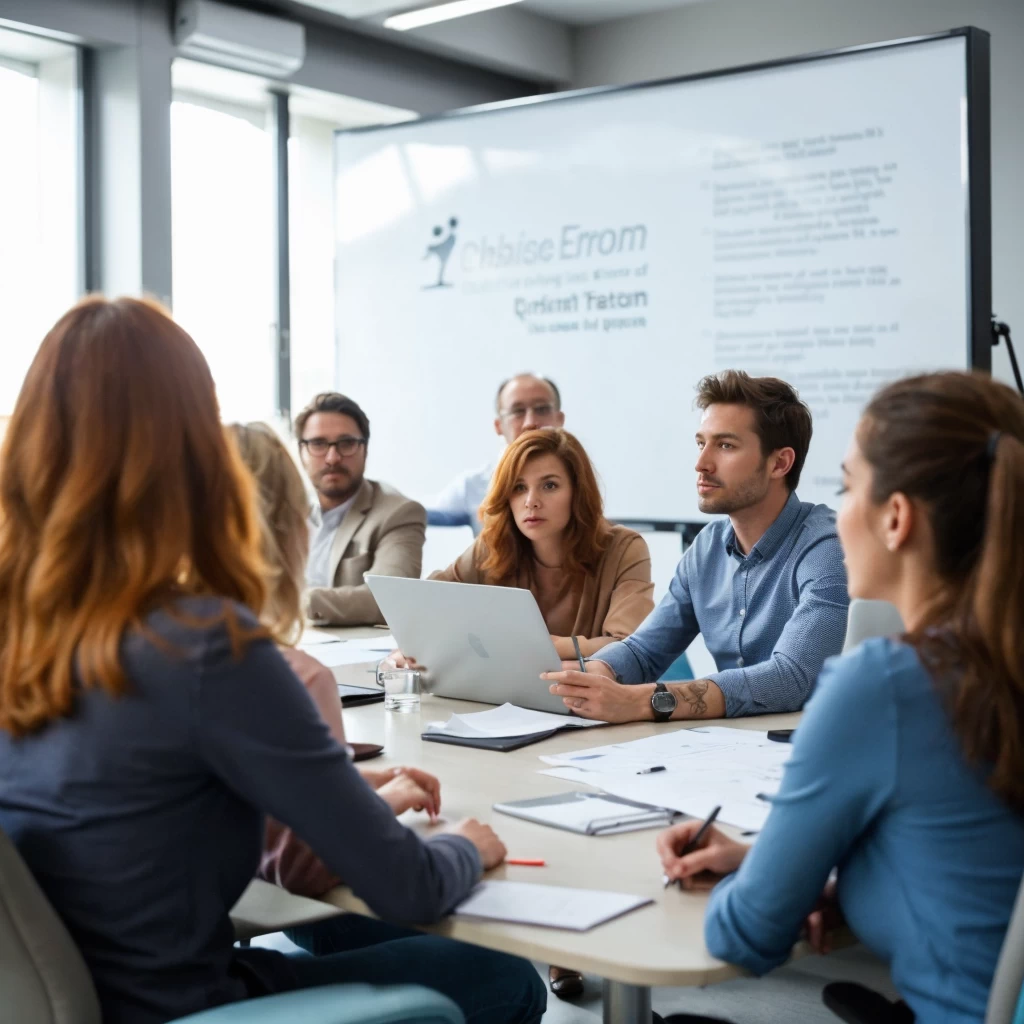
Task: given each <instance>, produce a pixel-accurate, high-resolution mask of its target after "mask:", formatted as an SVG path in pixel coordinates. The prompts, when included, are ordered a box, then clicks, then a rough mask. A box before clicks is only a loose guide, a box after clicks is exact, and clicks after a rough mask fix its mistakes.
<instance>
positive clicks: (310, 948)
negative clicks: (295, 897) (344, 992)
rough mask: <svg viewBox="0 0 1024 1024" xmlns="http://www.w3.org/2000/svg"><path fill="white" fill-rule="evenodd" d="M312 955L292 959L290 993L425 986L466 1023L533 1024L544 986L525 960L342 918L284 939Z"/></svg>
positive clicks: (543, 999) (539, 1013)
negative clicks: (352, 985) (353, 985)
mask: <svg viewBox="0 0 1024 1024" xmlns="http://www.w3.org/2000/svg"><path fill="white" fill-rule="evenodd" d="M286 934H287V935H288V938H290V939H291V940H292V942H294V943H295V944H296V945H298V946H301V947H302V948H303V949H304V950H306V951H307V952H308V953H312V954H313V955H312V956H301V955H294V956H292V957H290V961H291V963H290V969H291V972H292V974H293V976H294V979H295V984H296V987H298V988H312V987H313V986H315V985H331V984H337V983H344V982H350V981H351V982H365V983H367V984H370V985H397V984H413V985H424V986H426V987H427V988H432V989H434V990H435V991H437V992H441V993H442V994H443V995H446V996H448V998H449V999H451V1000H453V1001H454V1002H455V1003H457V1004H458V1006H459V1008H460V1009H461V1010H462V1012H463V1014H464V1015H465V1017H466V1021H467V1024H537V1022H539V1021H540V1019H541V1017H542V1016H543V1014H544V1010H545V1009H546V1007H547V986H546V985H545V984H544V982H543V981H541V978H540V976H539V975H538V974H537V971H536V970H535V969H534V967H533V965H532V964H531V963H530V962H529V961H528V960H523V959H522V958H520V957H517V956H509V955H508V954H507V953H495V952H494V951H493V950H490V949H484V948H482V947H480V946H471V945H468V944H467V943H464V942H456V941H454V940H453V939H444V938H441V937H440V936H437V935H424V934H422V933H421V932H416V931H411V930H409V929H406V928H399V927H397V926H396V925H392V924H387V923H385V922H384V921H377V920H375V919H373V918H370V917H364V916H363V915H362V914H344V915H342V916H341V917H334V918H330V919H329V920H327V921H320V922H319V923H317V924H312V925H305V926H304V927H302V928H294V929H292V930H290V931H288V932H287V933H286Z"/></svg>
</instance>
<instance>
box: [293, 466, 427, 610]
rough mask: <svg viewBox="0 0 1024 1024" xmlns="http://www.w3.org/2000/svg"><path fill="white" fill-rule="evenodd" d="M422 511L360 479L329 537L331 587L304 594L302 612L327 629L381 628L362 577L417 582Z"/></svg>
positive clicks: (424, 523)
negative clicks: (304, 602) (340, 518)
mask: <svg viewBox="0 0 1024 1024" xmlns="http://www.w3.org/2000/svg"><path fill="white" fill-rule="evenodd" d="M426 534H427V513H426V511H425V510H424V508H423V506H422V505H420V504H419V502H415V501H412V500H411V499H409V498H407V497H406V496H405V495H404V494H399V493H398V491H396V490H394V489H393V488H391V487H388V486H387V485H386V484H380V483H377V482H376V481H375V480H364V481H363V484H362V486H361V487H360V488H359V491H358V492H357V493H356V500H355V502H354V503H353V505H352V507H351V508H350V509H349V510H348V512H347V513H346V514H345V518H344V519H343V520H342V521H341V525H340V526H339V527H338V532H337V533H336V534H335V535H334V543H333V544H332V545H331V558H330V563H329V565H330V572H331V579H332V580H333V583H334V585H333V586H330V587H311V588H310V589H309V590H307V591H306V614H307V615H308V616H309V618H311V619H313V620H315V621H317V622H322V623H325V624H327V625H331V626H374V625H378V624H380V625H383V623H384V616H383V615H381V613H380V609H379V608H378V607H377V602H376V601H375V600H374V599H373V595H372V594H371V593H370V588H369V587H368V586H367V585H366V584H365V583H364V582H363V576H364V575H365V574H366V573H370V574H372V575H374V576H409V577H412V578H413V579H419V576H420V570H421V569H422V568H423V542H424V540H425V539H426Z"/></svg>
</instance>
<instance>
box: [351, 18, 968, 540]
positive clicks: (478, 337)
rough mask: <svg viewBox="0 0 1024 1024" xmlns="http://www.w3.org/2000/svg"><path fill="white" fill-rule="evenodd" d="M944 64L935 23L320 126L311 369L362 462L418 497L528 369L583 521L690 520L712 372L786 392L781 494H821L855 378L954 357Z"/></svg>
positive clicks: (950, 70) (956, 39) (953, 188)
mask: <svg viewBox="0 0 1024 1024" xmlns="http://www.w3.org/2000/svg"><path fill="white" fill-rule="evenodd" d="M966 65H967V42H966V40H965V38H964V37H963V36H962V35H950V36H944V37H940V38H935V39H931V40H926V41H915V42H911V43H907V44H904V45H898V46H890V47H881V48H877V49H870V48H869V49H865V50H862V51H853V52H848V53H842V54H838V55H832V56H825V57H822V58H820V59H814V60H807V61H802V62H796V63H788V64H782V65H777V66H771V67H762V68H757V69H752V70H746V71H741V72H737V73H731V74H727V75H719V76H712V77H706V78H698V79H689V80H684V81H678V82H668V83H664V84H654V85H650V86H644V87H639V88H629V89H623V90H610V91H609V90H600V91H596V92H594V93H583V94H579V95H575V96H570V97H568V98H557V99H554V100H547V101H544V102H521V103H513V104H505V105H502V106H500V107H499V108H497V109H489V110H483V111H479V112H469V113H467V114H463V115H455V116H448V117H442V118H439V119H434V120H424V121H417V122H408V123H404V124H400V125H395V126H388V127H382V128H379V129H373V130H364V131H355V132H341V133H339V134H338V135H337V136H336V189H337V192H336V209H335V218H336V235H337V259H336V293H337V346H338V364H337V365H338V378H337V381H336V382H335V383H336V386H337V387H338V388H339V389H340V390H342V391H344V392H345V393H346V394H349V395H351V396H353V397H354V398H356V399H357V400H358V401H359V402H361V403H362V404H363V405H364V407H365V408H366V410H367V413H368V415H369V416H370V419H371V423H372V430H373V433H372V440H371V443H370V446H369V460H370V462H369V469H368V472H369V473H370V475H371V476H373V477H375V478H379V479H384V480H387V481H388V482H390V483H392V484H394V485H395V486H397V487H399V488H400V489H401V490H403V491H405V492H406V493H407V494H410V495H412V496H414V497H417V498H419V499H421V500H429V498H430V496H431V495H433V494H435V493H437V492H438V491H439V490H440V489H441V488H442V487H443V486H444V484H446V483H447V482H448V480H450V479H451V478H452V477H454V476H455V475H457V474H458V473H460V472H462V471H465V470H468V469H473V468H477V467H479V466H481V465H483V464H484V463H486V461H487V460H488V459H491V458H493V457H494V456H495V455H496V453H497V452H498V451H500V444H501V442H500V440H499V439H498V438H496V437H495V434H494V430H493V427H492V421H493V418H494V404H493V403H494V393H495V390H496V387H497V385H498V383H499V382H500V381H501V380H502V379H504V378H506V377H509V376H511V375H513V374H516V373H520V372H523V371H532V372H536V373H539V374H542V375H546V376H550V377H552V378H553V379H554V380H555V381H556V382H557V383H558V385H559V387H560V389H561V392H562V398H563V409H564V411H565V414H566V427H567V428H568V429H570V430H572V431H573V432H574V433H575V434H577V436H579V437H580V439H581V440H582V441H583V443H584V445H585V446H586V448H587V450H588V451H589V453H590V455H591V457H592V459H593V461H594V464H595V467H596V469H597V471H598V473H599V476H600V477H601V479H602V481H603V486H604V488H605V494H606V512H607V514H608V515H610V516H611V517H613V518H620V519H637V520H651V521H653V520H663V521H664V520H670V521H676V522H685V521H694V522H700V521H703V520H705V519H706V518H707V517H706V516H704V515H702V514H701V513H700V511H699V510H698V508H697V500H696V493H695V474H694V472H693V463H694V461H695V459H696V447H695V442H694V432H695V430H696V429H697V425H698V422H699V414H698V413H697V412H696V411H695V410H694V408H693V399H694V386H695V384H696V382H697V381H698V380H699V378H700V377H702V376H703V375H704V374H706V373H711V372H714V371H717V370H720V369H724V368H726V367H736V368H739V369H744V370H747V371H748V372H750V373H752V374H771V375H774V376H779V377H782V378H784V379H786V380H788V381H789V382H790V383H792V384H793V385H794V386H795V387H796V388H797V389H798V390H799V392H800V394H801V396H802V397H803V398H804V399H805V400H806V401H807V403H808V404H809V406H810V408H811V410H812V413H813V417H814V438H813V441H812V445H811V450H810V454H809V457H808V461H807V464H806V466H805V468H804V473H803V479H802V481H801V483H800V485H799V488H798V493H799V495H800V497H801V498H802V499H803V500H805V501H813V502H824V503H831V502H832V501H833V496H834V494H835V491H836V488H837V487H838V484H839V463H840V461H841V459H842V457H843V454H844V451H845V448H846V445H847V442H848V439H849V437H850V434H851V431H852V429H853V427H854V425H855V423H856V420H857V417H858V414H859V412H860V410H861V409H862V407H863V405H864V403H865V401H866V399H867V398H868V397H869V396H870V394H871V393H872V392H873V391H874V390H875V389H876V388H877V387H878V386H879V384H880V383H882V382H884V381H886V380H888V379H891V378H893V377H896V376H900V375H903V374H906V373H909V372H920V371H923V370H929V369H934V368H959V369H963V368H965V367H967V366H968V365H970V351H971V340H970V335H971V330H970V323H971V303H970V294H969V292H970V258H969V257H970V247H969V234H970V233H969V224H968V221H969V213H970V211H969V207H968V199H969V185H970V183H969V181H968V167H969V162H968V145H967V124H968V110H967V66H966ZM986 315H987V311H986Z"/></svg>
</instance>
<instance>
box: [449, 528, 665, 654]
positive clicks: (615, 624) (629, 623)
mask: <svg viewBox="0 0 1024 1024" xmlns="http://www.w3.org/2000/svg"><path fill="white" fill-rule="evenodd" d="M611 531H612V539H611V543H610V544H609V545H608V547H607V548H606V549H605V552H604V554H603V555H602V556H601V561H600V562H599V563H598V565H597V569H596V571H595V572H594V573H592V574H591V575H590V576H588V577H587V578H586V579H585V580H584V581H583V590H582V591H581V592H580V593H579V595H578V603H576V605H575V610H574V611H570V618H573V619H574V620H575V621H574V622H573V625H572V633H571V634H563V633H562V632H561V631H560V629H559V628H558V627H560V626H564V625H565V624H566V623H563V622H552V621H550V618H549V617H548V616H545V622H546V623H547V627H548V631H549V632H550V633H552V634H554V635H556V636H562V635H573V634H574V635H575V636H577V637H578V638H579V642H580V649H581V650H582V652H583V655H584V657H589V656H590V655H592V654H594V653H596V652H597V651H599V650H600V649H601V648H602V647H606V646H607V645H608V644H610V643H613V642H614V641H615V640H623V639H625V637H627V636H629V635H630V634H631V633H633V632H635V630H636V628H637V626H639V625H640V623H641V622H643V621H644V619H646V618H647V616H648V615H650V613H651V612H652V611H653V610H654V584H653V583H652V582H651V553H650V551H649V550H648V548H647V542H646V541H645V540H644V539H643V537H641V536H640V534H638V533H635V532H634V531H633V530H630V529H627V528H626V527H625V526H617V525H616V526H612V528H611ZM486 558H487V549H486V547H484V544H483V542H482V540H481V539H480V538H479V537H478V538H477V539H476V541H475V542H474V543H473V545H472V546H471V547H469V548H467V549H466V550H465V551H464V552H463V553H462V554H461V555H459V557H458V558H457V559H456V560H455V561H454V562H453V563H452V564H451V565H450V566H448V568H447V569H442V570H441V571H440V572H435V573H432V574H431V576H430V578H431V579H432V580H447V581H448V582H450V583H485V584H486V583H490V582H491V581H490V580H489V579H487V578H486V575H485V574H484V573H483V572H482V571H481V569H480V566H481V565H482V564H483V563H484V561H485V560H486ZM516 585H517V586H519V587H522V588H523V589H526V590H529V591H530V592H531V593H532V594H533V595H534V597H537V596H538V591H537V587H536V585H535V584H534V582H533V581H532V580H531V579H530V577H529V575H528V574H527V573H525V572H524V573H523V574H522V575H521V578H520V579H519V581H518V582H517V584H516ZM538 603H541V602H540V601H538ZM541 610H542V611H543V610H544V609H543V606H542V608H541ZM567 621H568V620H567ZM566 656H567V657H570V656H571V655H568V654H567V655H566Z"/></svg>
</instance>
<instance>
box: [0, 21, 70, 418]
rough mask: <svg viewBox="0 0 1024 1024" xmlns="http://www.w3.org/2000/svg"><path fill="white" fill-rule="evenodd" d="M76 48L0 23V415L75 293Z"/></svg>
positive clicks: (5, 413) (9, 407)
mask: <svg viewBox="0 0 1024 1024" xmlns="http://www.w3.org/2000/svg"><path fill="white" fill-rule="evenodd" d="M78 108H79V88H78V54H77V51H76V50H75V48H74V47H71V46H65V45H62V44H57V43H52V42H49V41H48V40H40V39H36V38H34V37H32V36H26V35H21V34H19V33H15V32H7V31H3V30H0V138H2V139H3V140H4V159H3V160H0V360H2V365H3V369H4V372H3V373H2V374H0V417H6V416H9V415H10V414H11V412H12V411H13V409H14V404H15V402H16V400H17V397H18V392H19V391H20V390H21V385H22V382H23V380H24V379H25V373H26V372H27V370H28V368H29V365H30V364H31V362H32V359H33V358H34V356H35V353H36V350H37V349H38V348H39V343H40V342H41V341H42V340H43V337H44V336H45V335H46V332H47V331H48V330H49V329H50V328H51V327H52V326H53V324H54V323H55V322H56V320H57V319H58V318H59V317H60V316H61V315H62V314H63V313H64V312H65V311H66V310H67V309H68V307H69V306H71V305H72V304H73V303H74V302H75V300H76V299H77V298H78V297H79V294H80V291H81V277H82V274H81V270H82V266H81V264H82V261H81V252H80V237H81V233H80V221H79V211H80V208H81V205H80V188H79V181H78V177H79V176H78V151H79V130H80V129H79V125H80V121H79V115H78Z"/></svg>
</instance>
